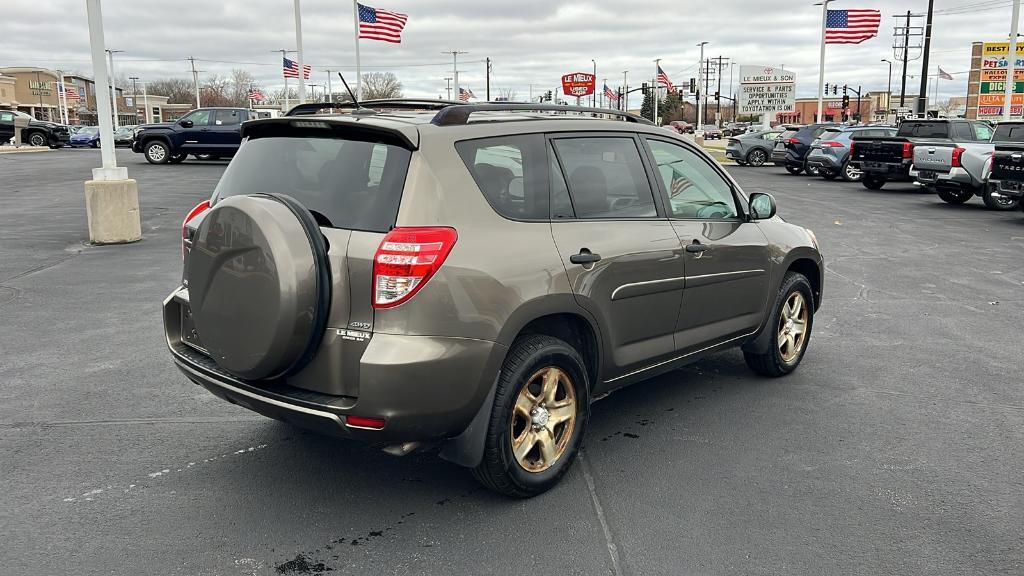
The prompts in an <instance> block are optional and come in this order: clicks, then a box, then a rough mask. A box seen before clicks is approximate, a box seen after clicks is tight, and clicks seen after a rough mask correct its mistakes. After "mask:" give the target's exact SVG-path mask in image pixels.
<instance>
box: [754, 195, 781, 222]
mask: <svg viewBox="0 0 1024 576" xmlns="http://www.w3.org/2000/svg"><path fill="white" fill-rule="evenodd" d="M749 203H750V217H751V218H752V219H754V220H767V219H769V218H771V217H773V216H775V211H776V206H775V197H774V196H772V195H771V194H765V193H764V192H754V193H753V194H751V195H750V202H749Z"/></svg>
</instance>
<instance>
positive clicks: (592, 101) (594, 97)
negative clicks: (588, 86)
mask: <svg viewBox="0 0 1024 576" xmlns="http://www.w3.org/2000/svg"><path fill="white" fill-rule="evenodd" d="M590 61H591V62H592V63H593V64H594V93H593V94H591V95H590V107H591V108H597V60H594V59H593V58H591V59H590Z"/></svg>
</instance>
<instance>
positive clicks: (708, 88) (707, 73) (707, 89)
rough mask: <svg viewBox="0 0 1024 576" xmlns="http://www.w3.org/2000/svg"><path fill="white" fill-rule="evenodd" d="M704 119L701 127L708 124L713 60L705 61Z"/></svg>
mask: <svg viewBox="0 0 1024 576" xmlns="http://www.w3.org/2000/svg"><path fill="white" fill-rule="evenodd" d="M704 67H705V68H704V119H703V121H702V122H701V125H702V126H703V125H704V124H707V123H708V92H710V91H711V58H708V59H707V60H705V61H704Z"/></svg>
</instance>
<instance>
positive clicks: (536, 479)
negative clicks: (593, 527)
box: [473, 335, 590, 498]
mask: <svg viewBox="0 0 1024 576" xmlns="http://www.w3.org/2000/svg"><path fill="white" fill-rule="evenodd" d="M589 390H590V387H589V382H588V378H587V371H586V368H585V366H584V364H583V359H582V358H581V357H580V355H579V352H577V351H576V349H575V348H573V347H572V346H570V345H569V344H567V343H566V342H564V341H562V340H559V339H557V338H552V337H550V336H544V335H531V336H525V337H522V338H520V339H519V340H517V341H516V343H515V344H513V345H512V349H511V350H509V353H508V356H507V357H506V358H505V364H504V365H503V366H502V369H501V374H500V376H499V378H498V383H497V390H496V392H495V396H494V407H493V408H492V410H491V419H490V423H489V424H488V428H487V432H486V438H485V439H484V454H483V459H482V460H481V461H480V464H479V465H478V466H477V467H476V468H474V469H473V476H475V477H476V479H477V480H478V481H479V482H480V483H481V484H483V485H484V486H485V487H486V488H488V489H490V490H493V491H495V492H498V493H501V494H505V495H507V496H513V497H517V498H529V497H531V496H536V495H537V494H540V493H542V492H545V491H546V490H548V489H550V488H551V487H552V486H554V485H555V484H557V483H558V481H559V480H560V479H561V478H562V476H563V475H564V474H565V473H566V472H567V471H568V470H569V467H570V466H571V465H572V462H573V460H574V459H575V458H576V454H577V453H578V452H579V448H580V446H581V445H582V439H583V433H584V431H585V428H586V423H587V418H588V416H589V414H590V394H589Z"/></svg>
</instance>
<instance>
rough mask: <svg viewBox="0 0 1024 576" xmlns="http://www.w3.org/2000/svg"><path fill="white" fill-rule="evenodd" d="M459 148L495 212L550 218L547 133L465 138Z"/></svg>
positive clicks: (460, 154)
mask: <svg viewBox="0 0 1024 576" xmlns="http://www.w3.org/2000/svg"><path fill="white" fill-rule="evenodd" d="M455 149H456V150H457V151H458V152H459V156H461V157H462V161H463V162H465V163H466V167H467V168H469V172H470V174H472V175H473V180H475V181H476V185H477V186H478V187H479V188H480V191H481V192H482V193H483V195H484V197H485V198H486V199H487V202H488V203H489V204H490V205H491V207H492V208H494V211H495V212H497V213H498V214H501V215H502V216H504V217H506V218H512V219H516V220H547V219H548V186H547V170H546V169H545V163H546V162H547V158H546V155H545V144H544V136H542V135H541V134H521V135H516V136H499V137H497V138H483V139H480V140H464V141H462V142H456V143H455Z"/></svg>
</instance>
